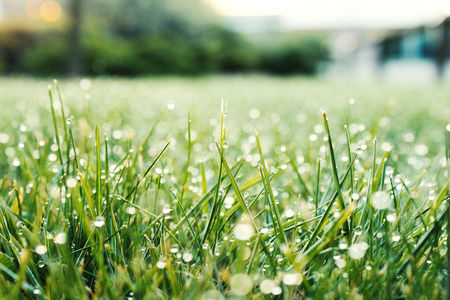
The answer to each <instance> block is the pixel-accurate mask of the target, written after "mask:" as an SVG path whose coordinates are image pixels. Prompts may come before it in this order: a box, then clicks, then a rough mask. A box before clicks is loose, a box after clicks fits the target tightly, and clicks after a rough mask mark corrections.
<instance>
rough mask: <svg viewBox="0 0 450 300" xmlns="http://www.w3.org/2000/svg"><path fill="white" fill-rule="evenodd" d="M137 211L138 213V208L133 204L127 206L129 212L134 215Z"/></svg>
mask: <svg viewBox="0 0 450 300" xmlns="http://www.w3.org/2000/svg"><path fill="white" fill-rule="evenodd" d="M135 213H136V208H134V207H133V206H130V207H128V208H127V214H129V215H134V214H135Z"/></svg>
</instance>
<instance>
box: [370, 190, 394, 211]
mask: <svg viewBox="0 0 450 300" xmlns="http://www.w3.org/2000/svg"><path fill="white" fill-rule="evenodd" d="M371 203H372V206H373V207H374V208H375V209H386V208H389V207H390V206H391V204H392V199H391V197H390V196H389V194H388V193H387V192H384V191H378V192H375V193H373V195H372V198H371Z"/></svg>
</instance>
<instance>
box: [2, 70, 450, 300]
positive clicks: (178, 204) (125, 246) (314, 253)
mask: <svg viewBox="0 0 450 300" xmlns="http://www.w3.org/2000/svg"><path fill="white" fill-rule="evenodd" d="M49 86H50V87H51V91H50V95H51V96H50V95H49ZM449 95H450V87H448V86H445V85H444V84H439V83H436V84H434V85H422V86H421V85H419V86H417V85H416V86H411V85H397V86H396V85H389V84H381V83H373V84H354V83H347V82H331V81H326V80H323V79H310V78H301V77H289V78H281V77H280V78H276V77H265V76H256V75H254V76H211V77H199V78H175V77H168V78H142V79H123V78H99V79H76V80H75V79H70V80H69V79H63V80H60V82H59V84H58V85H55V83H53V79H32V78H26V77H24V78H19V77H16V78H1V84H0V171H1V174H0V175H1V178H2V179H1V181H0V295H3V296H4V297H6V298H8V299H19V298H21V297H22V298H36V299H60V298H63V297H65V298H70V299H72V298H74V299H85V298H96V299H97V298H112V299H115V298H120V299H123V298H128V299H168V298H176V299H223V298H227V297H233V298H236V299H240V298H242V299H246V298H256V299H266V298H267V299H270V298H273V297H275V298H277V299H278V298H279V299H297V298H299V299H301V298H304V297H308V298H317V299H335V298H344V299H347V298H369V299H370V298H386V299H393V298H417V297H418V296H424V297H426V298H436V299H438V298H443V297H444V296H446V295H447V291H448V289H449V275H448V268H447V265H448V264H449V256H450V251H449V249H448V247H450V244H447V236H448V233H449V232H450V225H449V224H450V223H449V222H448V216H449V215H450V212H449V211H448V210H449V203H448V200H449V199H448V197H449V196H448V182H449V177H448V173H449V163H448V155H449V150H450V145H449V143H450V142H449V138H448V136H449V132H450V125H449V124H448V121H449V118H450V106H449V100H448V99H449ZM61 100H62V101H61ZM55 136H58V137H59V138H55ZM446 145H447V146H446ZM446 155H447V156H446ZM446 157H447V158H446Z"/></svg>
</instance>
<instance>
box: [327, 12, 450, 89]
mask: <svg viewBox="0 0 450 300" xmlns="http://www.w3.org/2000/svg"><path fill="white" fill-rule="evenodd" d="M330 48H331V49H330V50H331V53H332V60H331V62H329V63H328V64H327V66H326V68H325V69H326V71H325V75H326V76H328V77H330V78H341V79H357V80H361V81H371V80H386V81H393V82H401V81H404V82H421V83H424V82H425V83H426V82H432V81H435V80H437V79H442V80H445V81H450V17H447V18H445V19H444V20H442V21H441V22H438V23H436V24H429V25H424V26H419V27H414V28H396V29H383V30H374V29H366V30H364V29H359V30H339V31H336V32H331V33H330Z"/></svg>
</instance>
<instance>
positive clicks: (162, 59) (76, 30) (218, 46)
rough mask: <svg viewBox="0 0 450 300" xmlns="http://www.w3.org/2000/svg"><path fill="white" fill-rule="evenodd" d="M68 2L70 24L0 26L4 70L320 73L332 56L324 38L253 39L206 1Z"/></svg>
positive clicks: (139, 73)
mask: <svg viewBox="0 0 450 300" xmlns="http://www.w3.org/2000/svg"><path fill="white" fill-rule="evenodd" d="M61 4H62V5H63V8H66V9H65V11H67V12H69V14H66V19H67V22H65V23H63V24H62V25H60V26H59V27H56V26H55V27H54V28H53V29H52V30H36V29H35V27H32V26H30V27H28V28H14V27H13V28H8V29H3V30H2V29H1V28H0V72H3V73H32V74H37V75H52V76H56V75H58V76H60V75H61V74H72V75H74V74H75V75H76V74H86V75H101V74H107V75H124V76H144V75H165V74H180V75H196V74H205V73H217V72H221V73H223V72H225V73H230V72H255V71H256V72H268V73H275V74H295V73H303V74H313V73H314V72H315V71H316V67H317V64H318V63H319V62H320V61H322V60H324V59H325V58H326V51H323V49H324V47H323V43H322V40H319V39H317V38H316V39H309V38H301V37H299V36H298V35H297V36H296V35H293V36H292V35H290V36H284V35H283V36H284V38H282V39H280V38H279V37H271V38H269V39H270V42H269V43H260V42H254V41H251V40H250V39H249V38H248V37H246V36H243V35H241V34H239V33H236V32H233V31H231V30H229V29H227V28H226V26H224V25H223V20H222V19H221V18H220V17H219V16H217V15H216V14H215V13H214V12H213V11H212V10H211V8H210V7H209V6H207V5H205V4H204V3H203V2H202V1H201V0H184V1H181V0H96V1H84V0H83V1H80V0H70V1H69V0H66V2H64V1H62V2H61ZM77 14H78V15H77ZM280 35H282V34H280ZM266 44H267V45H269V46H266Z"/></svg>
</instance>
